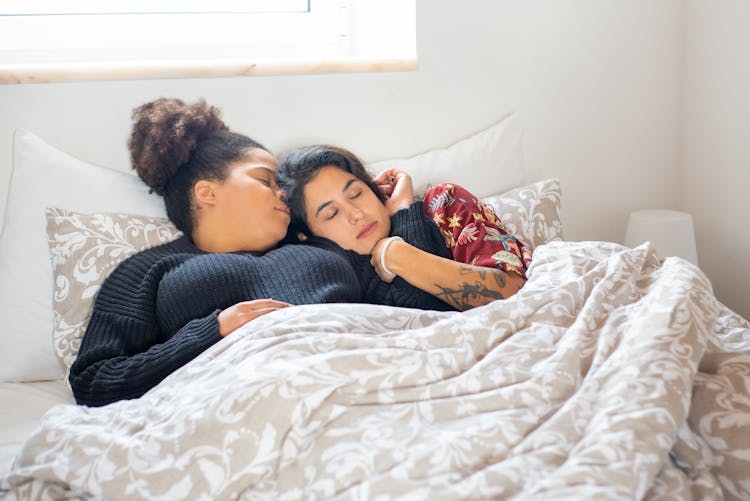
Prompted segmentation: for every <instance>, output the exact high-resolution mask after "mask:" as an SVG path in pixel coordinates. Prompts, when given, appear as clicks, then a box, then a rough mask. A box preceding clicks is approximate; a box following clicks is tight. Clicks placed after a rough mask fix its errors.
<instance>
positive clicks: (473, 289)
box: [435, 281, 503, 310]
mask: <svg viewBox="0 0 750 501" xmlns="http://www.w3.org/2000/svg"><path fill="white" fill-rule="evenodd" d="M435 286H436V287H438V288H439V289H440V292H439V293H437V294H436V296H437V297H438V298H440V299H442V300H443V301H445V302H446V303H448V304H450V305H451V306H454V307H455V308H457V309H459V310H468V309H469V308H473V307H474V306H477V304H476V301H477V300H479V299H480V298H484V299H487V298H489V299H490V300H491V301H494V300H495V299H503V295H502V294H500V292H498V291H495V290H492V289H489V288H488V287H487V286H486V285H484V284H483V283H482V282H479V281H477V282H475V283H474V284H470V283H469V282H464V283H462V284H461V285H459V286H458V288H450V287H443V286H442V285H440V284H435ZM485 303H486V301H482V302H481V304H485Z"/></svg>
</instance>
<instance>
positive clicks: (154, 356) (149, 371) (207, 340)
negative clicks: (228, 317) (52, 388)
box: [69, 310, 221, 406]
mask: <svg viewBox="0 0 750 501" xmlns="http://www.w3.org/2000/svg"><path fill="white" fill-rule="evenodd" d="M218 311H219V310H216V312H214V313H212V314H211V315H209V316H207V317H204V318H199V319H195V320H193V321H191V322H189V323H188V324H187V325H185V326H184V327H183V328H182V329H181V330H180V331H178V332H177V333H176V334H175V335H174V336H172V337H170V338H169V339H167V340H165V341H164V342H157V343H156V344H153V345H151V346H149V347H148V348H147V349H145V350H144V351H141V352H138V353H132V352H131V351H130V349H132V348H133V346H129V345H132V342H131V340H132V339H138V344H143V345H148V344H149V340H152V341H157V339H158V337H159V333H158V331H157V330H156V328H155V326H154V325H151V324H148V323H145V322H143V321H140V320H138V319H134V318H132V317H128V316H126V315H116V316H115V315H112V314H107V313H101V314H97V313H96V312H95V316H93V317H92V319H91V323H90V324H89V325H90V327H89V330H87V333H86V336H87V340H92V341H91V342H90V343H89V346H88V347H87V349H86V350H83V351H81V352H80V353H79V356H78V358H76V361H75V363H74V364H73V366H72V367H71V370H70V376H69V380H70V385H71V388H72V389H73V394H74V396H75V399H76V402H77V403H79V404H83V405H89V406H101V405H106V404H109V403H112V402H115V401H118V400H123V399H129V398H138V397H140V396H142V395H143V394H144V393H146V392H147V391H148V390H150V389H151V388H153V387H154V386H156V385H157V384H159V383H160V382H161V381H162V380H163V379H164V378H166V377H167V376H168V375H169V374H171V373H172V372H174V371H175V370H177V369H179V368H180V367H182V366H183V365H185V364H186V363H188V362H189V361H190V360H192V359H193V358H195V357H197V356H198V355H199V354H201V353H202V352H203V351H205V350H206V349H207V348H208V347H210V346H211V345H213V344H214V343H216V342H217V341H218V340H219V339H221V335H220V334H219V326H218V321H217V318H216V315H217V313H218Z"/></svg>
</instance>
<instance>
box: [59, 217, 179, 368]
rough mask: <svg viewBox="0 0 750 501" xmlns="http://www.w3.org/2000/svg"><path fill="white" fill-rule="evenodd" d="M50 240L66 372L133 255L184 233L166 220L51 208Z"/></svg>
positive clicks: (60, 356) (61, 344)
mask: <svg viewBox="0 0 750 501" xmlns="http://www.w3.org/2000/svg"><path fill="white" fill-rule="evenodd" d="M46 215H47V236H48V239H49V240H48V241H49V252H50V259H51V261H52V272H53V276H54V294H53V300H52V305H53V311H54V325H53V332H52V339H53V343H54V350H55V354H56V355H57V357H58V359H59V360H60V361H61V362H62V364H63V366H64V367H65V369H66V371H67V370H69V369H70V366H71V364H72V363H73V362H74V361H75V358H76V355H77V354H78V348H79V347H80V345H81V339H82V338H83V333H84V332H85V331H86V326H87V325H88V322H89V316H90V315H91V309H92V308H93V306H94V300H95V298H96V293H97V292H98V291H99V288H100V287H101V285H102V283H103V282H104V279H105V278H107V276H108V275H109V274H110V272H111V271H112V270H114V269H115V268H116V267H117V265H118V264H120V263H121V262H122V261H124V260H125V259H126V258H128V257H129V256H132V255H133V254H135V253H137V252H139V251H141V250H143V249H147V248H149V247H154V246H156V245H159V244H162V243H166V242H169V241H172V240H174V239H175V238H177V237H179V236H180V235H181V233H180V232H179V231H178V230H177V229H176V228H175V227H174V226H173V225H172V224H171V223H170V222H169V221H168V220H166V219H163V218H157V217H147V216H139V215H131V214H113V213H100V214H82V213H77V212H72V211H67V210H64V209H57V208H48V209H47V210H46Z"/></svg>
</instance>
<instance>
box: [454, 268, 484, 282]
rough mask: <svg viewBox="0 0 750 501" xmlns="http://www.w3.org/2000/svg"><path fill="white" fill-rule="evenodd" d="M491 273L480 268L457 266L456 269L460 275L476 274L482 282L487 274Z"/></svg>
mask: <svg viewBox="0 0 750 501" xmlns="http://www.w3.org/2000/svg"><path fill="white" fill-rule="evenodd" d="M488 271H492V270H490V269H489V268H482V267H481V266H466V265H464V266H459V267H458V273H459V274H461V275H469V274H471V273H476V274H477V275H479V278H480V279H481V280H484V279H485V278H486V277H487V272H488Z"/></svg>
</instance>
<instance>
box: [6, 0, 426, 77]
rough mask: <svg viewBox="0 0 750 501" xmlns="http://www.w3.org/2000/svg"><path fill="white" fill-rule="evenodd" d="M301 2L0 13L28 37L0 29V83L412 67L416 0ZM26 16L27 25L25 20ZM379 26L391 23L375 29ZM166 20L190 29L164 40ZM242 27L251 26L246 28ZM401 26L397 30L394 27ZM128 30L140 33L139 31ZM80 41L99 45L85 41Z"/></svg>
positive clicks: (274, 73) (176, 26)
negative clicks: (302, 5) (279, 8)
mask: <svg viewBox="0 0 750 501" xmlns="http://www.w3.org/2000/svg"><path fill="white" fill-rule="evenodd" d="M25 1H31V0H25ZM272 1H275V0H272ZM305 1H306V3H307V7H308V9H307V10H306V11H305V12H299V11H298V10H296V11H294V12H284V13H281V12H269V11H267V10H265V11H260V12H252V13H247V12H245V13H238V12H231V13H230V12H211V13H206V12H202V13H180V14H174V13H170V14H153V13H151V14H137V15H136V14H127V15H122V14H108V15H101V14H86V15H75V16H68V15H60V14H54V15H49V16H43V15H33V16H15V15H13V16H4V17H3V16H0V33H6V38H7V34H8V33H9V30H7V29H6V30H5V31H4V30H3V28H4V27H3V23H6V26H5V27H6V28H7V23H9V20H14V19H15V21H19V20H21V18H23V19H22V21H23V22H22V23H20V24H19V23H16V25H15V28H14V29H15V30H17V31H16V35H17V36H18V37H19V39H25V41H26V45H23V44H22V43H20V42H19V43H12V42H8V41H7V40H6V41H3V35H0V42H2V43H0V47H10V48H9V49H0V83H34V82H59V81H82V80H125V79H151V78H195V77H233V76H251V75H280V74H308V73H332V72H352V71H354V72H360V71H409V70H414V69H416V68H417V66H418V65H417V58H416V33H415V31H416V28H415V23H416V19H415V18H416V15H415V5H414V0H305ZM1 6H2V1H1V0H0V7H1ZM367 19H376V20H377V23H379V24H378V25H376V26H369V27H368V26H366V25H367V22H366V21H367ZM71 20H72V22H74V23H75V22H83V23H84V24H85V25H86V26H88V28H78V29H76V28H71V27H70V25H69V26H68V27H67V28H63V30H68V31H67V33H70V35H69V36H66V37H65V38H64V39H63V40H58V41H57V42H56V46H55V47H46V46H44V45H43V44H39V43H38V42H39V41H40V40H43V39H47V40H48V39H56V37H54V36H47V37H34V36H29V35H28V34H29V33H32V34H33V33H34V32H41V33H51V32H52V31H54V30H59V29H60V27H61V26H65V23H66V22H71ZM363 20H364V21H363ZM110 22H114V23H115V24H118V23H121V25H119V26H114V25H112V24H108V23H110ZM24 23H26V27H23V26H22V25H23V24H24ZM29 23H30V24H29ZM386 23H387V28H388V29H381V28H384V27H385V24H386ZM166 26H168V27H171V28H173V29H175V30H176V31H177V32H181V33H182V34H187V36H186V37H185V38H184V40H183V41H182V42H179V43H174V44H172V45H165V44H164V43H163V42H160V41H159V37H158V35H161V34H162V33H164V30H165V27H166ZM206 26H220V27H221V29H220V30H219V33H216V34H215V35H212V36H211V37H201V36H198V35H196V34H200V33H202V29H204V28H205V27H206ZM247 26H253V27H254V29H253V30H248V29H247ZM118 29H119V30H120V34H121V35H123V34H124V40H125V43H123V42H122V40H123V38H116V37H112V40H115V41H114V42H110V43H109V45H107V44H106V43H104V41H105V39H107V40H108V39H109V38H108V37H109V35H110V34H112V33H114V32H115V31H117V30H118ZM398 30H400V31H401V32H403V34H402V35H398V34H397V33H395V31H398ZM58 32H59V31H58ZM132 33H138V37H133V36H132ZM75 34H78V35H80V36H76V35H75ZM149 35H154V36H155V38H149ZM399 36H400V38H399ZM191 37H192V38H191ZM128 38H130V39H135V40H130V41H128ZM167 38H168V39H170V40H176V39H177V38H176V37H174V38H170V36H168V37H167ZM86 39H89V40H94V41H95V42H96V43H94V44H93V46H85V44H84V41H85V40H86ZM395 41H397V42H395ZM131 42H137V43H131Z"/></svg>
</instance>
